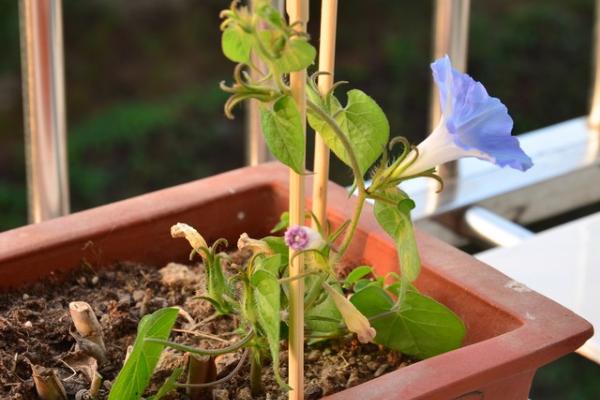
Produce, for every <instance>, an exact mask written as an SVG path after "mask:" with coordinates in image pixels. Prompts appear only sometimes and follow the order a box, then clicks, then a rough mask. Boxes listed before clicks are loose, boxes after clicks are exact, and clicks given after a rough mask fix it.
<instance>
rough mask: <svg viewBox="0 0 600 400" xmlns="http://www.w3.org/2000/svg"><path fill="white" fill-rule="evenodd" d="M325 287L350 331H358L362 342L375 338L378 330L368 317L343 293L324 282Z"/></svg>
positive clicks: (357, 334) (357, 333)
mask: <svg viewBox="0 0 600 400" xmlns="http://www.w3.org/2000/svg"><path fill="white" fill-rule="evenodd" d="M323 288H324V289H325V291H326V292H327V293H328V294H329V295H330V296H331V298H332V300H333V302H334V303H335V306H336V307H337V309H338V310H339V312H340V314H342V318H343V319H344V323H345V324H346V327H347V328H348V330H349V331H350V332H353V333H356V336H357V337H358V340H359V341H360V342H361V343H369V342H372V341H373V339H375V335H376V334H377V332H376V331H375V328H373V327H372V326H371V324H370V323H369V320H368V319H367V317H365V316H364V315H363V314H362V313H361V312H360V311H358V309H357V308H356V307H355V306H354V304H352V303H351V302H350V300H348V299H347V298H346V297H344V295H343V294H341V293H340V292H338V291H337V290H335V289H334V288H332V287H331V286H330V285H329V284H327V283H323Z"/></svg>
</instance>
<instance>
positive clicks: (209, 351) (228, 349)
mask: <svg viewBox="0 0 600 400" xmlns="http://www.w3.org/2000/svg"><path fill="white" fill-rule="evenodd" d="M254 336H255V333H254V330H253V329H250V331H249V332H248V334H247V335H246V336H244V337H243V338H242V339H241V340H240V341H239V342H237V343H234V344H232V345H231V346H227V347H223V348H220V349H198V348H196V347H192V346H186V345H185V344H180V343H175V342H171V341H169V340H162V339H157V338H146V339H144V342H149V343H158V344H162V345H163V346H167V347H171V348H173V349H175V350H180V351H185V352H187V353H191V354H199V355H202V356H218V355H221V354H226V353H231V352H234V351H236V350H238V349H240V348H242V347H244V345H245V344H246V343H248V342H249V341H250V340H251V339H252V338H253V337H254Z"/></svg>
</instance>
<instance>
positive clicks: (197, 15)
mask: <svg viewBox="0 0 600 400" xmlns="http://www.w3.org/2000/svg"><path fill="white" fill-rule="evenodd" d="M63 3H64V4H63V9H64V11H63V12H64V30H65V32H64V36H65V57H66V60H65V61H66V83H67V110H68V143H69V168H70V187H71V197H72V208H73V210H75V211H76V210H81V209H86V208H89V207H93V206H97V205H101V204H105V203H107V202H111V201H115V200H119V199H123V198H127V197H130V196H133V195H137V194H141V193H145V192H148V191H151V190H155V189H159V188H163V187H167V186H171V185H174V184H177V183H182V182H186V181H190V180H193V179H197V178H201V177H204V176H208V175H212V174H215V173H217V172H220V171H225V170H228V169H232V168H236V167H239V166H242V165H243V160H244V156H243V147H244V139H243V123H242V121H243V110H242V109H239V110H238V113H237V115H238V118H237V119H236V120H234V121H229V120H226V119H225V118H224V116H223V112H222V105H223V103H224V100H225V95H224V94H223V93H221V92H220V91H219V89H218V82H219V81H221V80H228V79H229V78H230V76H231V70H232V65H231V64H230V63H229V62H228V61H227V60H226V59H225V58H224V57H223V56H222V55H221V52H220V32H219V30H218V25H219V19H218V13H219V11H220V10H221V9H222V8H225V7H226V6H227V5H228V1H226V0H203V1H199V0H128V1H119V0H87V1H81V0H63ZM340 3H341V4H340V11H339V33H338V51H337V68H336V78H337V79H340V80H348V81H350V82H351V83H352V85H353V86H356V87H359V88H361V89H363V90H365V91H366V92H367V93H369V94H370V95H371V96H373V97H374V98H375V99H376V100H377V101H378V102H379V103H380V104H381V106H382V107H383V109H384V110H385V111H386V112H387V113H388V117H389V119H390V123H391V126H392V132H393V134H394V135H404V136H407V137H409V138H411V139H412V140H414V141H417V140H419V139H421V138H423V137H424V136H425V134H426V132H427V115H428V103H429V98H430V92H431V89H430V86H431V77H430V71H429V66H428V64H429V62H430V61H431V59H430V54H431V32H432V26H431V20H432V11H433V1H431V0H429V1H408V0H405V1H398V0H396V1H384V0H371V1H368V2H367V1H359V0H345V1H342V2H340ZM311 12H312V13H313V15H312V17H311V23H310V27H309V30H310V32H312V33H313V38H314V39H315V43H318V27H319V15H318V12H319V7H318V3H317V2H315V3H314V6H313V7H312V10H311ZM593 16H594V0H518V1H517V0H477V1H473V2H472V11H471V31H470V38H469V40H470V47H469V64H468V70H469V72H470V73H471V74H472V75H473V76H474V77H475V78H476V79H477V80H480V81H482V82H484V83H485V85H486V87H487V88H488V90H489V92H490V93H492V94H493V95H494V96H497V97H499V98H501V99H502V100H503V102H504V103H505V104H506V105H507V106H508V108H509V110H510V112H511V114H512V116H513V118H514V120H515V132H516V133H522V132H527V131H529V130H532V129H536V128H540V127H543V126H546V125H549V124H553V123H557V122H560V121H563V120H566V119H569V118H573V117H577V116H580V115H583V114H585V113H586V112H587V107H588V98H589V94H590V93H589V88H590V78H591V55H592V29H593ZM0 49H2V55H1V56H0V231H2V230H5V229H10V228H13V227H17V226H20V225H23V224H25V223H26V220H27V206H26V188H25V165H24V164H25V163H24V154H23V145H24V143H23V124H22V108H21V101H22V100H21V82H20V59H19V28H18V2H17V0H2V1H0ZM309 165H310V164H309ZM332 174H333V177H334V179H335V180H337V181H339V182H342V183H347V181H348V178H349V174H348V173H347V172H346V171H345V169H344V168H342V167H341V166H340V165H339V164H334V169H333V172H332ZM598 377H600V367H597V366H595V365H592V364H590V363H587V362H586V361H585V360H583V359H582V358H580V357H578V356H575V355H573V356H569V357H568V358H566V359H565V360H564V361H562V362H559V363H555V364H553V365H551V366H549V367H546V368H545V369H543V370H542V371H541V373H540V374H539V375H538V378H536V383H535V385H534V390H533V393H532V398H534V399H561V400H562V399H598V398H600V380H598V379H597V378H598Z"/></svg>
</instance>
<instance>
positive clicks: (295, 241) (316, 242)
mask: <svg viewBox="0 0 600 400" xmlns="http://www.w3.org/2000/svg"><path fill="white" fill-rule="evenodd" d="M284 239H285V243H286V244H287V245H288V246H289V247H290V248H291V249H292V250H295V251H302V250H316V249H319V248H321V247H323V245H324V244H325V241H324V240H323V238H322V237H321V234H320V233H319V232H317V231H315V230H314V229H312V228H309V227H307V226H301V225H295V226H290V227H289V228H288V229H287V230H286V231H285V235H284Z"/></svg>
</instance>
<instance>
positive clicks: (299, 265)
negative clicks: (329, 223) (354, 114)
mask: <svg viewBox="0 0 600 400" xmlns="http://www.w3.org/2000/svg"><path fill="white" fill-rule="evenodd" d="M286 11H287V14H288V17H289V19H290V23H291V24H294V23H295V24H296V25H295V28H296V29H297V30H300V31H304V30H305V29H306V23H307V22H308V0H287V2H286ZM305 84H306V70H302V71H298V72H292V73H291V74H290V86H291V90H292V95H293V97H294V100H295V101H296V104H297V105H298V110H299V111H300V116H301V120H302V125H303V129H304V130H305V129H306V99H305ZM289 206H290V209H289V211H290V225H304V177H303V176H302V175H299V174H297V173H295V172H294V171H292V170H291V169H290V205H289ZM303 270H304V260H303V257H302V256H301V255H300V256H298V257H295V252H294V251H290V267H289V275H290V278H293V277H294V276H296V275H301V274H302V273H303V272H304V271H303ZM289 285H290V306H289V311H290V314H289V326H290V330H289V376H288V382H289V386H290V387H291V389H290V391H289V398H290V400H302V399H303V398H304V280H303V279H293V280H291V281H290V283H289Z"/></svg>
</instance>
